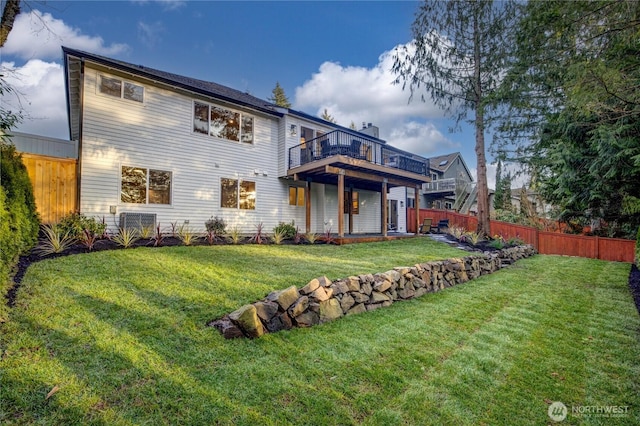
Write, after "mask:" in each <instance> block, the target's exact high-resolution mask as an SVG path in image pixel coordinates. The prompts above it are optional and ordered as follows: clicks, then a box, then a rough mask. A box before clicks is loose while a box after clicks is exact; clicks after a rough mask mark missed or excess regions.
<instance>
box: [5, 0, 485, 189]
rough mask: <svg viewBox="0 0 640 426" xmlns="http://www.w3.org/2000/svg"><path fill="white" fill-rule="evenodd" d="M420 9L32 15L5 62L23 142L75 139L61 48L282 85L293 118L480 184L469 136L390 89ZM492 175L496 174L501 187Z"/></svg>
mask: <svg viewBox="0 0 640 426" xmlns="http://www.w3.org/2000/svg"><path fill="white" fill-rule="evenodd" d="M417 7H418V3H417V2H412V1H352V2H347V1H320V2H313V1H261V2H255V1H233V2H222V1H188V2H187V1H170V0H169V1H107V2H103V1H49V2H43V3H39V2H28V3H27V4H24V3H23V14H22V15H21V16H19V18H18V20H17V21H16V23H15V25H14V29H13V31H12V32H11V34H10V35H9V39H8V40H7V43H6V44H5V46H4V48H3V49H2V52H1V58H0V60H1V62H2V67H3V69H4V70H5V71H6V70H9V72H8V74H7V75H8V77H7V79H8V81H9V82H10V83H11V84H12V85H13V86H14V87H15V88H16V92H17V93H18V96H17V97H16V96H15V95H13V96H11V97H5V98H3V99H2V101H3V102H4V103H5V105H18V103H19V104H20V105H21V107H22V108H23V109H24V110H26V112H27V114H28V116H27V118H26V119H25V121H24V123H22V124H21V125H20V126H19V128H18V129H16V130H18V131H23V132H28V133H36V134H41V135H45V136H52V137H58V138H68V132H67V121H66V120H67V118H66V111H65V98H64V80H63V76H62V65H61V63H62V61H61V60H62V53H61V50H60V46H61V45H65V46H69V47H73V48H77V49H81V50H85V51H88V52H92V53H96V54H101V55H104V56H108V57H111V58H115V59H120V60H124V61H127V62H132V63H135V64H141V65H145V66H148V67H152V68H157V69H161V70H164V71H169V72H173V73H177V74H182V75H186V76H190V77H194V78H198V79H203V80H208V81H214V82H216V83H220V84H224V85H227V86H230V87H233V88H235V89H239V90H243V91H247V92H250V93H251V94H253V95H255V96H257V97H260V98H263V99H266V98H268V97H269V96H270V95H271V91H272V89H273V87H274V86H275V83H276V81H278V82H279V83H280V85H281V86H282V87H283V88H284V90H285V92H286V94H287V96H288V97H289V100H290V101H291V102H292V104H293V107H294V108H296V109H299V110H302V111H304V112H307V113H309V114H313V115H320V114H321V113H322V111H323V110H324V109H325V108H326V109H327V110H328V111H329V113H330V114H331V115H332V116H333V117H334V118H335V119H336V120H337V122H338V123H339V124H342V125H344V126H349V125H350V124H351V122H354V123H355V124H356V126H357V127H358V128H360V126H361V125H362V123H363V122H371V123H373V124H375V125H377V126H379V127H380V135H381V138H383V139H385V140H387V141H388V142H389V143H391V144H393V145H395V146H398V147H400V148H403V149H407V150H409V151H411V152H415V153H417V154H421V155H424V156H435V155H441V154H446V153H450V152H454V151H460V152H462V154H463V157H464V159H465V161H466V162H467V165H468V166H469V168H470V169H472V171H473V172H475V165H476V160H475V153H474V151H473V147H474V134H473V131H472V130H471V129H470V127H469V126H463V131H462V132H458V133H449V131H448V129H449V127H450V126H451V124H452V123H451V122H450V121H448V120H447V119H446V118H445V117H444V116H443V113H442V112H441V111H440V110H438V109H437V108H436V107H434V106H433V105H432V104H431V103H429V102H427V103H423V102H421V101H420V100H419V97H417V99H416V100H414V101H413V102H411V103H408V99H409V93H408V92H406V91H405V92H403V91H402V89H401V87H400V86H398V85H392V84H391V82H392V81H393V79H394V78H395V76H394V75H393V74H392V73H391V71H390V66H391V64H392V62H393V57H392V55H393V51H394V49H395V48H396V47H397V46H401V45H405V44H408V43H410V42H411V40H412V36H411V23H412V22H413V18H414V13H415V11H416V9H417ZM493 170H494V168H490V170H489V175H490V176H489V180H490V185H489V186H490V187H492V186H493V185H492V180H493V179H492V178H493V173H492V172H493Z"/></svg>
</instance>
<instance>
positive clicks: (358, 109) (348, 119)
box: [293, 43, 459, 156]
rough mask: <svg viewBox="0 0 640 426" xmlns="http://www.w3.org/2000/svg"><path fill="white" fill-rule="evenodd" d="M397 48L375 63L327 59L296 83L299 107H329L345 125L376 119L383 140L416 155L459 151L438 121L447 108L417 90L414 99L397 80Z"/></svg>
mask: <svg viewBox="0 0 640 426" xmlns="http://www.w3.org/2000/svg"><path fill="white" fill-rule="evenodd" d="M407 46H411V43H409V44H407ZM403 47H404V46H398V48H403ZM394 51H395V49H392V50H390V51H387V52H384V53H383V54H382V55H380V56H379V58H378V63H377V64H376V65H375V66H374V67H373V68H364V67H355V66H342V65H340V64H339V63H335V62H325V63H323V64H322V65H321V66H320V68H319V70H318V72H317V73H315V74H313V75H312V76H311V78H310V79H309V80H307V81H306V82H305V83H304V84H303V85H302V86H301V87H298V88H296V93H295V100H294V102H293V103H294V108H296V109H301V110H305V111H315V113H316V114H317V115H318V116H319V115H321V114H322V112H323V111H324V109H325V108H326V109H327V110H328V112H329V113H330V114H331V115H332V116H333V117H334V118H335V119H336V121H337V122H338V123H339V124H341V125H344V126H349V125H350V124H351V123H352V122H353V123H355V125H356V128H360V126H361V124H362V123H363V122H367V123H373V124H374V125H376V126H378V127H379V128H380V138H381V139H384V140H386V141H387V142H389V143H391V144H393V145H394V146H397V147H398V148H402V149H406V150H407V151H411V152H414V153H416V154H421V155H425V156H428V155H430V154H432V153H434V152H436V151H441V150H442V149H443V148H444V149H451V150H455V149H456V148H457V147H458V146H459V145H458V144H456V143H454V142H453V141H451V140H449V139H448V138H447V137H446V136H445V135H444V134H442V132H440V131H439V130H438V129H437V127H436V126H435V124H434V123H433V120H438V119H441V118H442V117H443V112H442V111H441V110H440V109H439V108H438V107H437V106H435V105H433V104H432V103H431V102H429V101H427V102H422V101H421V95H422V94H421V93H416V94H414V96H413V101H412V102H411V103H409V95H410V93H409V91H406V90H404V91H403V90H402V85H401V84H395V85H394V84H393V81H394V80H395V78H396V76H395V75H394V74H393V73H392V72H391V67H392V65H393V55H394ZM425 98H426V99H429V98H428V96H425Z"/></svg>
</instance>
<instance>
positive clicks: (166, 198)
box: [120, 166, 173, 205]
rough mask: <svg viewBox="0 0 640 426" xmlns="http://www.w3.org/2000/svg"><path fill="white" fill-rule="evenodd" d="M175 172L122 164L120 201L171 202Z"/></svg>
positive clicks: (135, 202) (168, 203) (134, 202)
mask: <svg viewBox="0 0 640 426" xmlns="http://www.w3.org/2000/svg"><path fill="white" fill-rule="evenodd" d="M172 180H173V173H171V172H169V171H164V170H157V169H148V168H144V167H132V166H122V167H121V169H120V202H121V203H130V204H165V205H170V204H171V186H172Z"/></svg>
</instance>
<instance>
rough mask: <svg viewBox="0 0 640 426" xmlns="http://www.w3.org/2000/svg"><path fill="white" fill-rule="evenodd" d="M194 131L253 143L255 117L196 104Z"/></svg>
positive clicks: (199, 103)
mask: <svg viewBox="0 0 640 426" xmlns="http://www.w3.org/2000/svg"><path fill="white" fill-rule="evenodd" d="M193 131H194V132H196V133H202V134H205V135H210V136H214V137H217V138H222V139H227V140H230V141H236V142H243V143H253V117H249V116H245V115H244V114H240V113H239V112H235V111H231V110H228V109H226V108H221V107H217V106H213V105H208V104H205V103H202V102H194V103H193Z"/></svg>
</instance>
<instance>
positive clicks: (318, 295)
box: [309, 287, 330, 302]
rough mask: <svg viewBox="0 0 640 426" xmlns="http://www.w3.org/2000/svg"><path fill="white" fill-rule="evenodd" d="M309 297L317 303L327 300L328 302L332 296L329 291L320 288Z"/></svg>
mask: <svg viewBox="0 0 640 426" xmlns="http://www.w3.org/2000/svg"><path fill="white" fill-rule="evenodd" d="M309 297H310V298H312V299H313V300H315V301H318V302H324V301H325V300H328V299H329V297H330V296H329V295H328V294H327V290H325V288H324V287H318V288H316V289H315V290H314V291H313V292H312V293H311V294H310V295H309Z"/></svg>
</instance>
